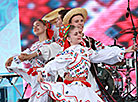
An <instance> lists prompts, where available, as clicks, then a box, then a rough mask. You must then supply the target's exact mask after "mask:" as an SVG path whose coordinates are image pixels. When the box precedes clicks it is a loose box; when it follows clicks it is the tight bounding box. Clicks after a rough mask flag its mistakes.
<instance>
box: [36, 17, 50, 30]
mask: <svg viewBox="0 0 138 102" xmlns="http://www.w3.org/2000/svg"><path fill="white" fill-rule="evenodd" d="M37 21H40V22H41V23H43V25H46V24H47V23H48V24H49V29H50V28H51V23H50V22H48V21H46V20H42V19H38V20H37Z"/></svg>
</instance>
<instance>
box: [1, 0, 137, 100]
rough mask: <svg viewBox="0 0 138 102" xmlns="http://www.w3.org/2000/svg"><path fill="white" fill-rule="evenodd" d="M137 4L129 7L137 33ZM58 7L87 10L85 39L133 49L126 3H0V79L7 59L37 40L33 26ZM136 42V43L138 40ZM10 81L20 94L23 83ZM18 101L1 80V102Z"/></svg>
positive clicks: (92, 0)
mask: <svg viewBox="0 0 138 102" xmlns="http://www.w3.org/2000/svg"><path fill="white" fill-rule="evenodd" d="M137 4H138V0H130V5H129V6H130V9H131V11H132V17H133V20H134V24H135V26H136V30H138V29H137V28H138V5H137ZM59 7H64V8H67V9H69V8H75V7H82V8H86V9H87V11H88V17H87V21H86V23H85V26H84V27H85V28H84V33H85V35H87V36H90V37H93V38H94V39H95V40H99V41H101V42H102V43H104V44H105V45H114V42H115V39H116V44H117V45H121V46H124V47H126V48H127V47H129V46H131V45H133V40H132V38H133V37H134V34H133V30H132V27H133V26H132V23H131V19H130V16H129V17H128V18H127V17H126V12H127V7H128V1H127V0H0V40H1V42H0V52H1V53H0V58H1V61H0V75H5V74H9V73H8V72H7V70H6V68H5V67H4V63H5V61H6V60H7V58H9V57H11V56H13V55H16V54H19V53H20V52H21V51H23V50H25V49H26V48H27V47H30V46H31V45H32V44H33V43H34V42H35V41H37V40H38V39H37V37H36V36H35V35H34V34H33V32H32V24H33V22H34V21H35V20H36V19H39V18H42V17H43V16H44V15H45V14H47V13H49V12H51V11H52V10H54V9H56V8H59ZM136 39H137V40H138V37H137V38H136ZM137 43H138V42H137ZM126 57H127V58H133V55H132V54H128V55H126ZM132 67H133V66H132ZM119 74H120V75H121V77H122V79H123V81H124V82H125V79H126V76H125V75H124V74H123V73H122V72H119ZM130 76H131V78H132V79H133V80H132V83H133V84H134V85H135V83H136V77H135V70H133V71H131V73H130ZM13 79H14V84H15V85H16V87H17V89H19V91H20V93H21V94H22V93H23V80H22V79H21V78H20V77H19V78H18V77H17V79H16V80H15V78H10V81H13ZM133 87H134V86H133ZM13 93H14V94H13ZM135 93H136V90H134V91H133V92H132V95H135ZM15 96H16V97H15ZM26 97H27V95H26ZM18 98H20V95H19V94H18V93H17V91H16V90H15V88H14V87H13V85H11V84H10V83H9V79H7V78H1V79H0V102H16V101H17V99H18Z"/></svg>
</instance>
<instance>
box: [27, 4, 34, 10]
mask: <svg viewBox="0 0 138 102" xmlns="http://www.w3.org/2000/svg"><path fill="white" fill-rule="evenodd" d="M27 7H28V8H29V9H34V8H35V4H34V3H29V4H28V5H27Z"/></svg>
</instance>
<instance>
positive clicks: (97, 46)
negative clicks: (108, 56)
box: [95, 40, 107, 51]
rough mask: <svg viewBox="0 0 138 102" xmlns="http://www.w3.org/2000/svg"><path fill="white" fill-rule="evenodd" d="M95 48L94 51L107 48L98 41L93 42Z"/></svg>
mask: <svg viewBox="0 0 138 102" xmlns="http://www.w3.org/2000/svg"><path fill="white" fill-rule="evenodd" d="M95 47H96V50H98V51H99V50H101V49H104V48H105V47H107V46H105V45H104V44H103V43H101V42H100V41H96V40H95Z"/></svg>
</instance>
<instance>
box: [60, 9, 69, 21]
mask: <svg viewBox="0 0 138 102" xmlns="http://www.w3.org/2000/svg"><path fill="white" fill-rule="evenodd" d="M69 11H70V10H61V11H59V12H58V14H59V15H61V19H62V21H63V18H64V16H65V15H66V13H67V12H69Z"/></svg>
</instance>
